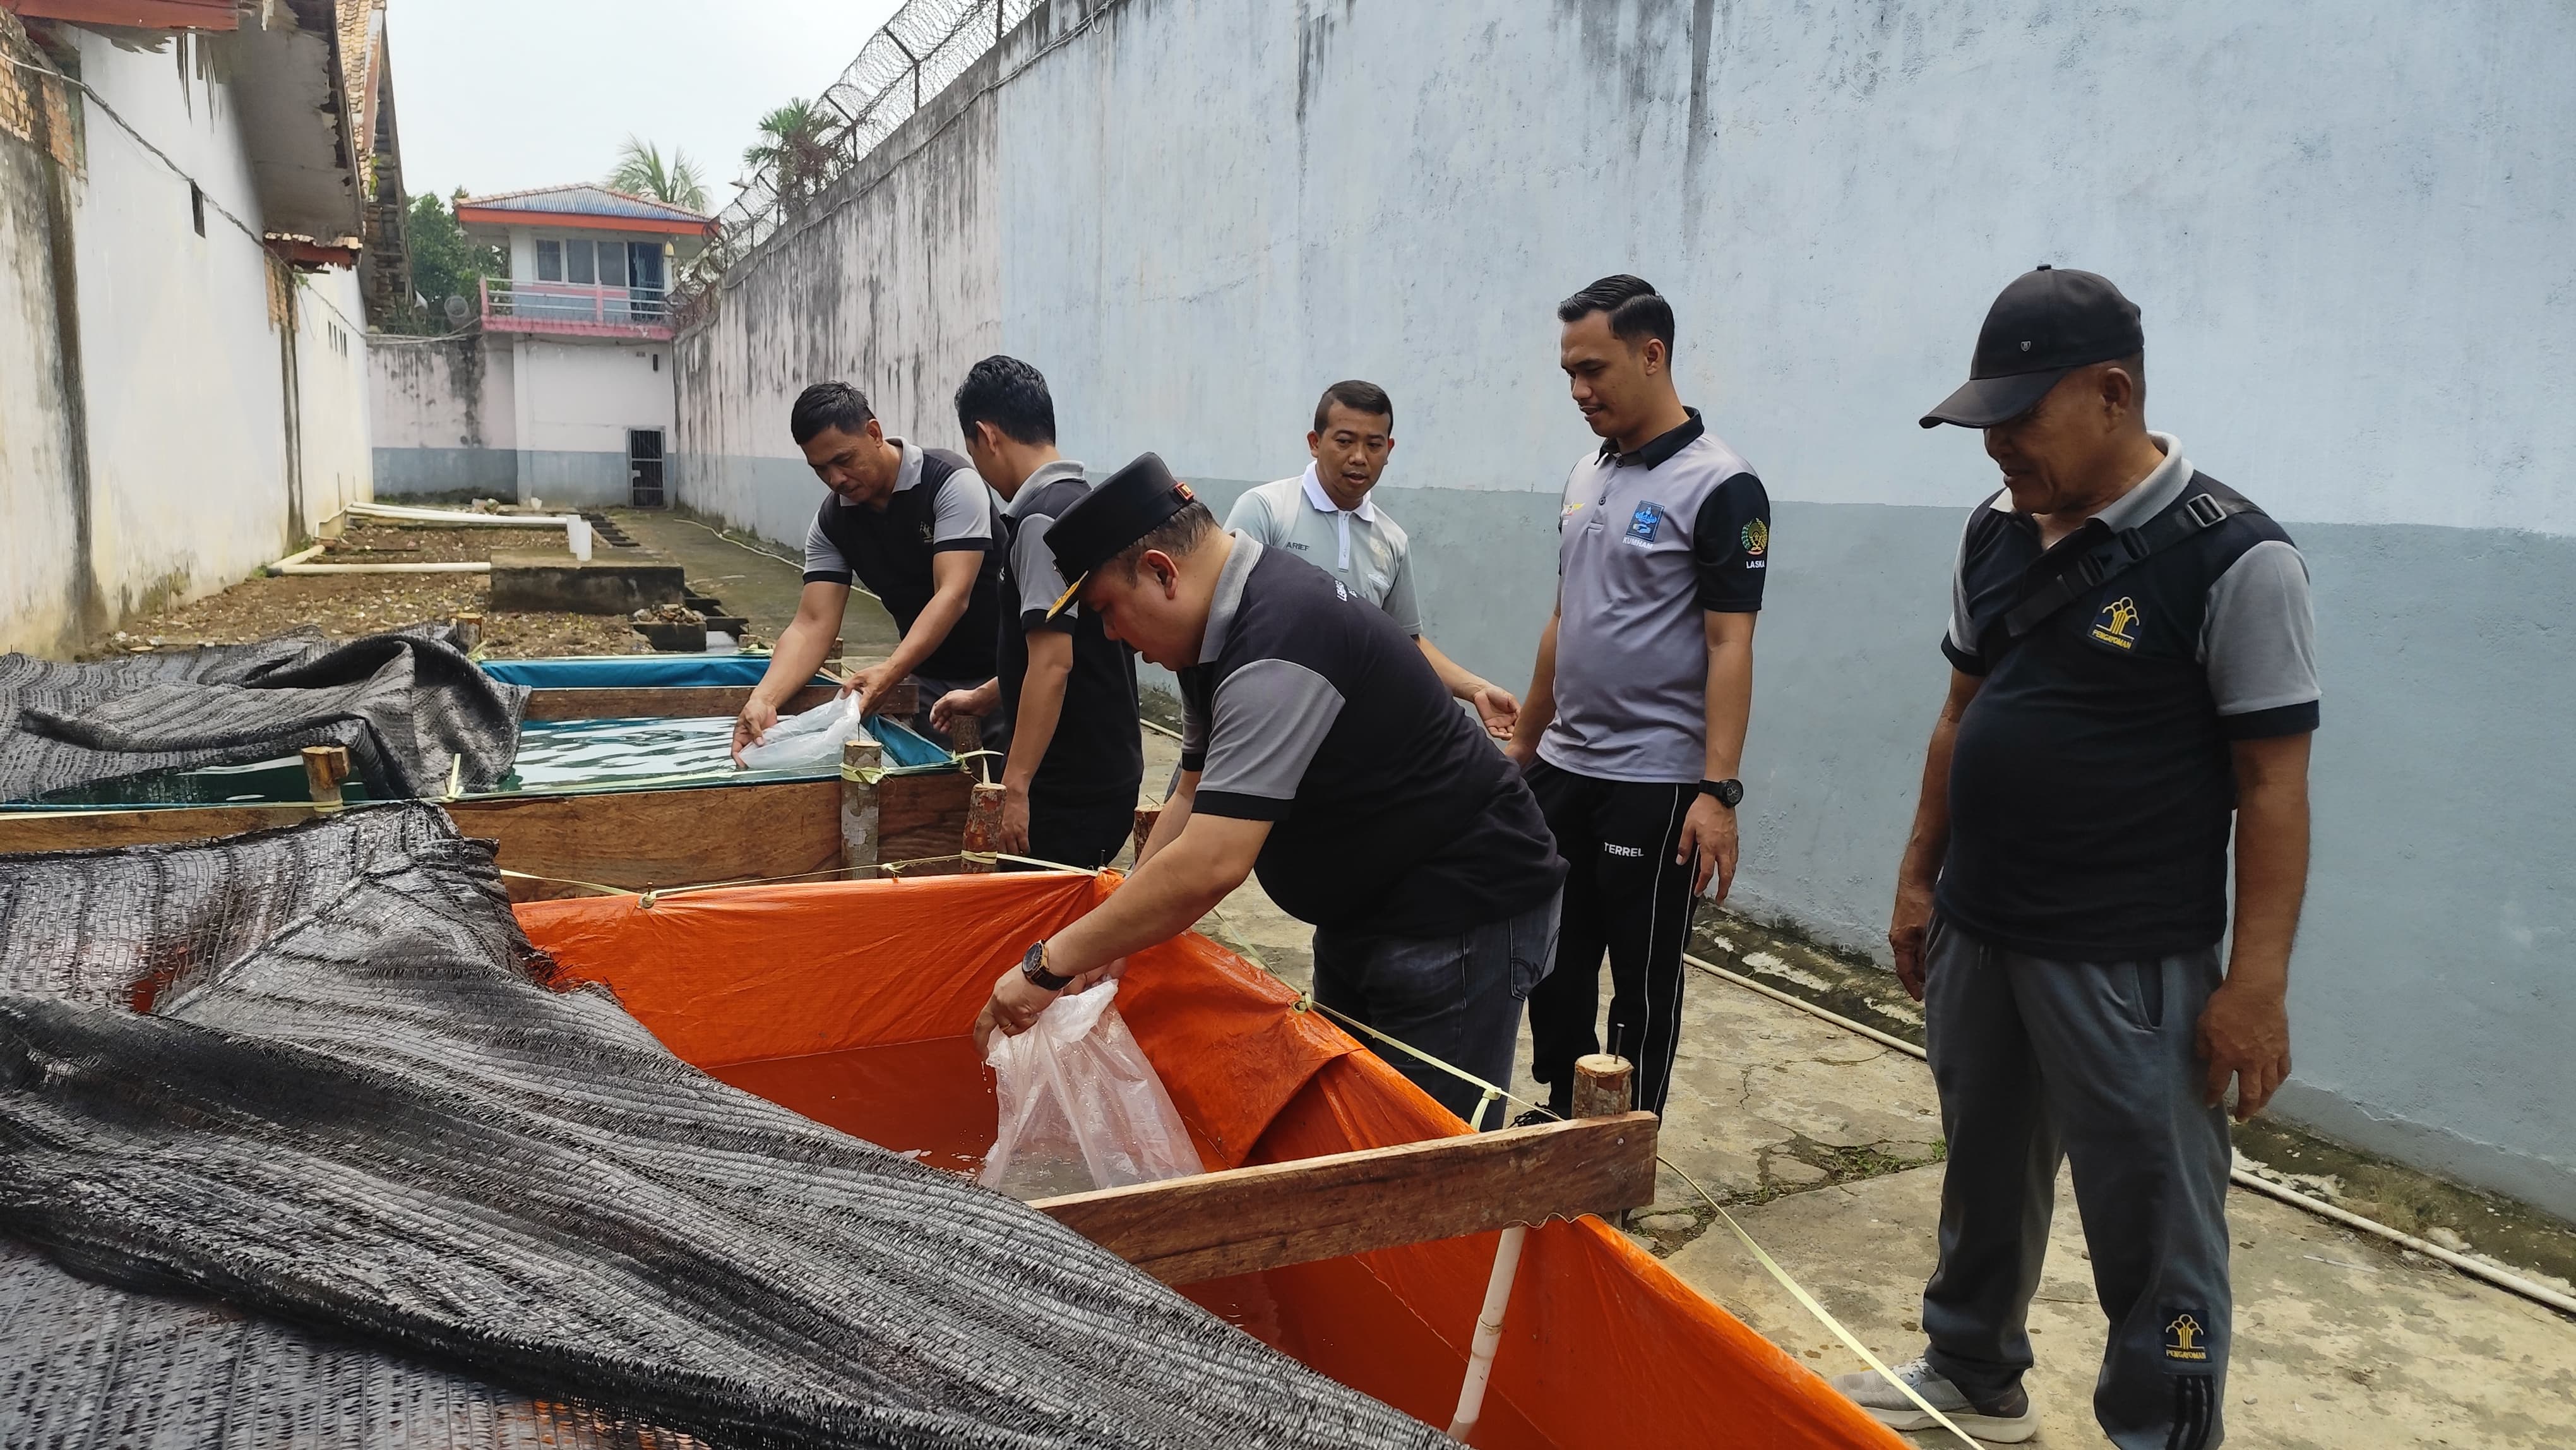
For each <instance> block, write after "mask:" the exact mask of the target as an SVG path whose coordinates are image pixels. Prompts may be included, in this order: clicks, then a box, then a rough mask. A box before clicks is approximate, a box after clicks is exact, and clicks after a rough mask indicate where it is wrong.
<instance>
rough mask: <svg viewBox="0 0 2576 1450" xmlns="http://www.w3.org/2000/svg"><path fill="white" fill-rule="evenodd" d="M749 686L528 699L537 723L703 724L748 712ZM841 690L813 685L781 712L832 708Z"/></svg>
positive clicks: (545, 694)
mask: <svg viewBox="0 0 2576 1450" xmlns="http://www.w3.org/2000/svg"><path fill="white" fill-rule="evenodd" d="M751 691H752V687H751V686H749V685H653V686H637V687H634V688H631V689H630V688H615V687H612V688H607V689H562V690H558V689H541V690H538V691H536V692H535V693H533V694H531V695H529V696H528V710H527V718H528V719H531V720H622V719H650V720H697V719H716V718H721V717H723V716H727V715H739V714H741V713H742V706H743V702H744V701H746V700H749V699H750V698H751ZM838 693H839V691H838V690H837V689H835V688H834V687H833V686H830V685H807V686H806V687H805V688H803V689H801V690H798V691H797V692H796V693H795V694H793V695H790V696H789V697H788V698H787V703H786V704H785V705H784V706H782V707H780V709H779V712H778V713H779V714H781V715H794V714H799V713H801V712H803V711H806V710H811V709H813V708H814V707H815V706H817V705H828V704H830V703H831V701H832V697H833V696H834V695H836V694H838Z"/></svg>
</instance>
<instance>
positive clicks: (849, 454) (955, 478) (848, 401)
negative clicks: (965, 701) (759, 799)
mask: <svg viewBox="0 0 2576 1450" xmlns="http://www.w3.org/2000/svg"><path fill="white" fill-rule="evenodd" d="M787 426H788V432H789V434H790V435H791V436H793V437H794V438H795V440H796V446H797V447H798V448H800V449H802V450H803V451H804V454H805V462H806V464H807V466H809V467H811V468H812V469H813V470H814V476H815V477H816V478H819V479H821V480H822V481H823V486H824V487H825V488H827V489H829V490H831V493H830V495H829V496H828V497H826V498H825V499H824V500H823V505H822V507H821V509H819V510H818V511H817V512H816V513H815V515H814V522H813V524H812V525H811V526H810V527H808V529H807V530H806V534H805V590H804V593H803V595H802V596H800V597H799V598H798V600H797V605H796V618H795V621H794V622H793V623H791V624H789V625H788V626H787V628H785V629H783V630H781V631H779V634H778V643H777V645H776V647H775V648H774V650H773V651H772V652H771V655H770V659H769V670H768V672H767V673H766V674H764V675H762V676H761V679H760V683H759V684H758V685H757V686H755V687H754V688H753V689H752V692H751V698H750V699H749V700H748V701H746V702H745V703H744V704H743V707H742V714H741V716H740V717H739V718H737V719H736V720H735V721H734V727H733V749H734V759H735V762H736V763H737V764H738V763H740V761H741V759H742V748H743V747H744V746H746V745H753V744H757V743H759V741H760V738H761V737H762V736H763V735H765V734H767V733H768V731H769V728H770V727H771V726H773V725H776V724H777V723H778V702H779V701H781V700H784V699H786V698H787V697H788V696H790V695H792V694H794V693H796V691H797V690H798V689H799V688H801V687H802V686H803V685H804V684H805V682H806V681H807V680H810V679H812V678H813V677H814V672H815V671H816V670H818V669H820V668H822V665H823V658H824V656H825V655H827V654H829V653H830V652H831V648H832V640H833V638H834V637H835V636H836V635H838V634H839V633H840V632H841V611H842V610H843V609H844V608H846V607H847V606H848V605H849V602H850V584H851V581H852V580H853V579H854V578H855V579H856V580H857V581H858V582H859V583H860V584H862V585H865V586H866V588H867V590H868V592H869V593H871V594H874V595H875V596H876V597H877V598H878V599H879V600H881V601H883V602H884V604H885V607H886V612H887V613H888V614H891V615H893V616H894V620H895V623H896V624H897V625H899V626H901V627H902V629H903V639H902V641H901V642H899V643H898V644H896V645H895V648H894V653H893V654H891V655H889V656H887V657H886V659H885V660H884V661H882V662H881V663H878V664H874V665H870V666H869V667H867V668H866V669H863V670H860V671H858V672H857V673H856V674H854V675H852V676H851V677H850V680H849V686H848V687H849V689H850V690H852V691H854V692H856V693H857V695H858V697H859V708H860V710H861V711H862V712H873V710H874V709H875V702H876V700H877V698H878V697H879V696H880V695H882V694H884V692H885V690H886V688H887V687H888V686H890V685H893V684H895V683H897V682H899V681H902V680H905V679H911V680H912V681H913V682H914V683H915V684H916V685H917V686H918V687H919V704H918V706H917V707H916V710H915V713H914V715H913V717H912V719H910V720H908V721H906V722H905V723H906V724H909V725H911V726H912V727H913V728H915V729H917V730H921V731H928V730H929V729H930V707H931V705H932V703H933V702H935V701H936V700H938V698H939V697H940V696H942V695H944V694H947V693H948V692H949V691H951V690H962V689H967V688H971V687H972V686H975V685H979V684H982V683H983V682H984V681H986V680H989V679H991V678H992V677H993V646H994V639H995V633H996V631H997V630H999V628H1000V627H1001V608H1000V604H1001V583H1002V556H1001V553H1000V551H999V550H997V549H996V548H995V547H994V528H993V494H992V490H990V489H988V488H986V487H985V486H984V480H983V479H981V478H979V477H977V476H976V474H975V470H974V468H973V467H972V466H971V465H969V464H968V463H967V461H966V460H965V459H963V458H960V457H958V456H957V455H956V454H954V453H950V452H948V451H947V450H945V449H940V448H921V447H918V446H916V445H914V444H911V443H907V442H905V441H904V440H902V439H900V438H889V437H887V436H886V434H885V428H884V425H882V424H880V423H879V422H878V421H877V416H876V414H875V413H874V412H873V411H871V410H870V409H869V407H868V400H867V399H866V398H864V397H862V396H861V395H860V393H859V390H858V389H856V388H854V387H851V386H850V385H849V384H848V383H840V382H832V383H816V384H815V385H813V386H812V387H810V388H807V389H806V390H805V391H804V392H803V393H801V394H799V395H798V396H797V399H796V406H795V409H794V410H793V411H792V412H790V413H789V414H788V423H787ZM1009 735H1010V722H1009V721H1006V720H988V721H987V722H986V728H985V731H984V745H985V748H986V749H989V750H1001V749H1003V748H1004V747H1005V746H1006V745H1007V744H1008V741H1009Z"/></svg>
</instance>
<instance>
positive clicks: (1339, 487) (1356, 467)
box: [1225, 379, 1520, 739]
mask: <svg viewBox="0 0 2576 1450" xmlns="http://www.w3.org/2000/svg"><path fill="white" fill-rule="evenodd" d="M1306 451H1307V452H1308V453H1310V454H1312V455H1313V456H1314V461H1313V462H1311V463H1309V464H1307V465H1306V471H1305V473H1303V474H1302V475H1299V476H1298V477H1295V478H1283V479H1280V480H1279V481H1277V482H1276V483H1265V484H1263V485H1261V486H1260V487H1259V488H1256V489H1252V490H1250V491H1249V492H1247V493H1245V494H1244V495H1243V497H1241V498H1239V499H1236V500H1235V502H1234V511H1233V512H1232V513H1230V514H1228V515H1226V520H1225V526H1226V529H1227V530H1228V531H1229V532H1232V533H1240V534H1243V535H1246V536H1247V537H1250V538H1252V539H1256V540H1258V541H1260V543H1261V544H1262V545H1263V547H1265V548H1272V549H1285V550H1287V551H1288V552H1289V553H1292V554H1295V555H1296V556H1297V557H1299V558H1301V559H1303V560H1305V561H1306V562H1307V563H1309V564H1312V565H1314V566H1315V567H1316V568H1318V569H1321V570H1323V571H1324V572H1325V573H1327V574H1330V575H1332V576H1333V577H1334V578H1336V579H1339V580H1341V581H1342V584H1343V585H1344V587H1346V588H1348V589H1349V590H1350V591H1351V592H1352V593H1353V594H1356V595H1358V596H1359V597H1360V598H1362V599H1365V600H1367V601H1368V602H1369V603H1371V604H1374V605H1376V606H1377V607H1378V608H1380V609H1383V610H1385V611H1386V613H1387V617H1388V618H1390V619H1392V620H1394V621H1395V623H1396V626H1397V627H1398V628H1400V629H1402V630H1403V631H1404V632H1405V633H1406V634H1408V635H1411V636H1412V637H1413V642H1414V645H1415V647H1416V648H1419V649H1420V650H1421V651H1422V657H1423V658H1424V659H1426V660H1429V661H1430V662H1431V669H1432V672H1433V673H1435V674H1437V675H1438V676H1440V683H1441V684H1442V685H1444V686H1446V687H1447V688H1448V691H1449V693H1450V694H1451V695H1453V696H1455V697H1456V698H1458V699H1461V700H1464V701H1466V702H1467V703H1468V704H1470V705H1473V706H1474V707H1475V708H1476V714H1477V715H1478V716H1479V717H1480V718H1482V719H1483V720H1484V722H1485V729H1486V731H1487V732H1488V733H1489V734H1492V735H1493V736H1495V737H1496V738H1497V739H1509V738H1510V737H1511V733H1512V722H1513V721H1514V720H1516V719H1517V718H1519V715H1520V702H1519V701H1517V700H1514V699H1513V698H1512V693H1511V691H1509V690H1506V689H1504V688H1502V687H1501V686H1499V685H1496V684H1494V683H1493V682H1492V681H1490V680H1487V679H1484V678H1483V677H1481V676H1479V675H1476V674H1473V673H1470V672H1469V671H1468V670H1467V669H1466V667H1465V666H1463V665H1460V664H1459V663H1458V662H1457V661H1455V660H1452V659H1451V658H1449V656H1447V655H1445V654H1443V653H1441V652H1440V647H1439V646H1438V645H1436V644H1433V643H1432V642H1431V640H1430V639H1429V637H1428V636H1426V635H1424V634H1423V632H1422V608H1421V606H1420V605H1419V604H1417V603H1416V602H1415V601H1414V597H1413V552H1412V540H1411V539H1410V538H1409V537H1407V536H1406V534H1405V532H1404V527H1403V526H1402V525H1401V524H1398V523H1397V522H1396V521H1395V520H1394V519H1393V518H1392V517H1390V516H1389V515H1388V514H1387V512H1386V510H1385V509H1384V508H1381V507H1379V505H1378V502H1377V500H1376V499H1374V498H1372V497H1370V491H1371V490H1373V489H1375V488H1376V487H1377V481H1378V479H1379V477H1380V476H1381V475H1383V474H1384V473H1385V472H1386V465H1387V460H1388V459H1389V458H1391V457H1392V456H1393V455H1394V453H1395V403H1394V401H1393V400H1392V399H1390V398H1388V397H1387V395H1386V389H1384V388H1381V387H1379V386H1378V385H1377V384H1375V383H1364V382H1360V381H1358V380H1356V379H1353V380H1350V381H1346V382H1339V383H1335V384H1333V385H1332V386H1331V387H1329V388H1326V389H1325V390H1324V396H1323V397H1322V398H1321V399H1319V400H1317V401H1316V403H1315V431H1313V432H1312V433H1309V434H1307V435H1306Z"/></svg>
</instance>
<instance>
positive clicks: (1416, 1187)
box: [1030, 1113, 1656, 1284]
mask: <svg viewBox="0 0 2576 1450" xmlns="http://www.w3.org/2000/svg"><path fill="white" fill-rule="evenodd" d="M1655 1128H1656V1122H1655V1115H1654V1114H1652V1113H1622V1114H1620V1115H1619V1116H1617V1117H1610V1118H1584V1119H1579V1120H1577V1121H1575V1122H1571V1123H1549V1124H1546V1125H1545V1126H1542V1127H1536V1128H1510V1129H1505V1130H1503V1131H1500V1132H1494V1133H1477V1134H1472V1135H1469V1136H1467V1137H1463V1138H1435V1139H1433V1140H1431V1141H1430V1142H1427V1143H1406V1144H1403V1145H1401V1146H1399V1147H1394V1148H1371V1149H1367V1150H1365V1151H1362V1152H1358V1153H1335V1154H1332V1155H1330V1156H1328V1157H1323V1158H1305V1159H1300V1160H1298V1161H1296V1162H1293V1163H1272V1164H1264V1165H1262V1166H1260V1167H1257V1168H1236V1169H1232V1170H1229V1171H1227V1172H1223V1173H1202V1174H1197V1175H1194V1176H1192V1177H1188V1178H1170V1179H1165V1180H1164V1181H1162V1182H1160V1183H1143V1184H1138V1185H1136V1186H1135V1187H1133V1188H1111V1189H1104V1190H1102V1191H1100V1192H1097V1193H1076V1194H1069V1195H1066V1196H1065V1197H1062V1198H1042V1199H1039V1200H1038V1201H1036V1202H1035V1203H1032V1204H1031V1205H1030V1207H1032V1208H1035V1209H1037V1210H1039V1211H1040V1212H1042V1213H1045V1214H1047V1215H1049V1216H1051V1217H1053V1218H1054V1219H1055V1221H1056V1222H1058V1223H1061V1224H1063V1225H1064V1226H1065V1227H1067V1228H1069V1229H1072V1230H1073V1231H1074V1232H1075V1233H1078V1234H1080V1235H1082V1236H1083V1237H1084V1238H1087V1239H1089V1240H1091V1241H1092V1242H1093V1243H1096V1244H1098V1245H1100V1246H1101V1247H1102V1248H1105V1249H1107V1250H1109V1251H1110V1252H1111V1253H1114V1254H1116V1255H1118V1256H1119V1257H1120V1258H1122V1259H1125V1260H1126V1261H1127V1262H1129V1263H1131V1264H1134V1265H1135V1266H1136V1267H1138V1268H1140V1269H1143V1270H1144V1271H1145V1272H1147V1273H1149V1274H1151V1275H1153V1276H1154V1277H1155V1278H1157V1279H1160V1280H1162V1281H1163V1282H1164V1283H1166V1284H1194V1283H1197V1282H1199V1281H1200V1280H1203V1279H1219V1278H1224V1277H1227V1276H1229V1275H1233V1274H1250V1273H1255V1272H1258V1271H1260V1270H1262V1269H1275V1268H1279V1267H1281V1266H1283V1265H1287V1264H1302V1263H1308V1262H1311V1261H1313V1260H1316V1259H1337V1258H1341V1257H1342V1256H1344V1255H1346V1254H1358V1253H1366V1252H1368V1251H1370V1250H1372V1249H1387V1248H1394V1247H1396V1246H1397V1245H1399V1244H1413V1243H1423V1242H1427V1241H1429V1240H1433V1239H1447V1238H1456V1237H1458V1236H1460V1235H1462V1234H1472V1233H1482V1232H1484V1231H1485V1230H1487V1229H1495V1228H1501V1227H1503V1226H1505V1225H1507V1224H1514V1223H1540V1222H1544V1221H1545V1220H1547V1219H1549V1218H1555V1217H1567V1218H1571V1217H1573V1216H1574V1215H1576V1214H1584V1213H1597V1214H1609V1213H1616V1212H1619V1211H1620V1210H1622V1209H1629V1208H1636V1207H1639V1206H1641V1205H1644V1204H1647V1203H1651V1202H1653V1201H1654V1196H1655Z"/></svg>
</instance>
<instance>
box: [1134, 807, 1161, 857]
mask: <svg viewBox="0 0 2576 1450" xmlns="http://www.w3.org/2000/svg"><path fill="white" fill-rule="evenodd" d="M1162 818H1163V808H1162V807H1161V806H1138V807H1137V808H1136V859H1137V860H1139V861H1142V860H1144V859H1145V843H1146V842H1147V841H1150V840H1152V839H1154V823H1155V822H1157V821H1160V820H1161V819H1162Z"/></svg>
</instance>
